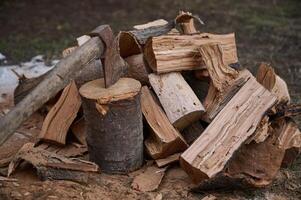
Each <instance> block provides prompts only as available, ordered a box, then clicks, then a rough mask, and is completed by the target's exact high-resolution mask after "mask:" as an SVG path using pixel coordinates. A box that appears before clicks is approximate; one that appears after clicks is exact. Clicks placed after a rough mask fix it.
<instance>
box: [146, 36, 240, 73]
mask: <svg viewBox="0 0 301 200" xmlns="http://www.w3.org/2000/svg"><path fill="white" fill-rule="evenodd" d="M216 43H218V44H220V46H221V49H222V51H223V60H224V62H225V64H231V63H236V62H237V61H238V59H237V53H236V43H235V36H234V34H233V33H232V34H227V35H214V34H209V33H202V34H196V35H162V36H158V37H152V38H150V39H149V40H148V41H147V43H146V45H145V48H144V55H145V58H146V60H147V62H148V64H149V66H150V67H151V68H152V69H153V71H155V72H156V73H166V72H172V71H182V70H196V69H202V68H205V65H204V63H203V60H202V58H201V55H200V53H199V48H200V47H201V46H202V45H205V44H216Z"/></svg>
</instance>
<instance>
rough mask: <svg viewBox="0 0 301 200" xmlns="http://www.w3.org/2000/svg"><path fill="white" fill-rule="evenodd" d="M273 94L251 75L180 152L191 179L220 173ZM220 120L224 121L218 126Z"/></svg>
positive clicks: (181, 161) (272, 99)
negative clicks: (193, 140)
mask: <svg viewBox="0 0 301 200" xmlns="http://www.w3.org/2000/svg"><path fill="white" fill-rule="evenodd" d="M275 102H276V97H275V96H274V95H272V94H271V93H270V92H269V91H267V90H266V89H265V88H264V87H262V86H261V85H260V84H259V83H258V82H257V81H256V79H255V78H254V77H253V78H250V79H249V80H248V81H247V82H246V83H245V85H244V86H243V87H242V88H241V89H240V90H239V91H238V92H237V93H236V95H235V96H234V97H233V98H232V99H231V100H230V101H229V103H228V104H227V105H226V106H225V107H224V109H223V110H222V111H221V112H220V113H219V114H218V115H217V116H216V117H215V118H214V120H213V121H212V122H211V123H210V124H209V126H208V127H207V128H206V130H205V131H204V132H203V133H202V135H201V136H200V137H199V138H198V139H197V140H196V141H195V142H194V143H193V144H192V145H191V146H190V147H189V148H188V149H187V150H186V151H185V152H184V153H183V154H182V155H181V157H180V164H181V166H182V168H183V169H184V170H185V171H186V172H187V173H188V175H189V176H190V177H191V178H192V180H193V181H194V182H200V181H202V180H204V179H208V178H212V177H214V176H215V175H216V174H218V173H220V172H221V171H222V170H223V169H224V167H225V165H226V164H227V162H228V161H229V159H230V158H231V157H232V155H233V154H234V153H235V152H236V151H237V150H238V149H239V147H240V146H241V145H242V144H243V143H244V142H245V141H246V140H247V139H248V138H249V137H250V136H251V135H252V134H253V133H254V131H255V130H256V127H257V125H258V123H259V122H260V120H261V119H262V117H263V116H264V114H265V112H266V111H267V110H268V109H269V108H271V107H272V106H273V105H274V104H275ZM221 124H223V125H222V126H221Z"/></svg>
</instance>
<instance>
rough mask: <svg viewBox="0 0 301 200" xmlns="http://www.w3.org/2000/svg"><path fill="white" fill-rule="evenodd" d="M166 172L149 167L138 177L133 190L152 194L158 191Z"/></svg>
mask: <svg viewBox="0 0 301 200" xmlns="http://www.w3.org/2000/svg"><path fill="white" fill-rule="evenodd" d="M165 170H166V168H164V169H160V168H158V167H155V166H149V167H148V168H147V169H146V170H145V171H144V172H143V173H142V174H139V175H138V176H136V177H135V178H134V180H133V183H132V185H131V186H132V188H133V189H135V190H138V191H141V192H151V191H154V190H156V189H158V187H159V185H160V183H161V181H162V179H163V177H164V175H165Z"/></svg>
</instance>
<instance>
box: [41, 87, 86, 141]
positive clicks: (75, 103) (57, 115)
mask: <svg viewBox="0 0 301 200" xmlns="http://www.w3.org/2000/svg"><path fill="white" fill-rule="evenodd" d="M80 106H81V99H80V96H79V93H78V90H77V87H76V85H75V82H71V83H70V84H69V85H68V86H67V87H66V88H65V89H64V90H63V92H62V95H61V97H60V99H59V100H58V102H57V103H56V104H55V105H54V106H53V107H52V109H51V110H50V111H49V113H48V114H47V116H46V118H45V120H44V123H43V126H42V130H41V133H40V134H39V136H38V137H39V139H41V140H43V141H49V142H53V143H58V144H65V143H66V136H67V133H68V130H69V127H70V125H71V124H72V122H73V120H74V119H75V117H76V115H77V112H78V110H79V108H80Z"/></svg>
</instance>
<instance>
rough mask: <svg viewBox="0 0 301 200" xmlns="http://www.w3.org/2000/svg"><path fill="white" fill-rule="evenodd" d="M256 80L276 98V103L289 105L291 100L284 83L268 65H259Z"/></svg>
mask: <svg viewBox="0 0 301 200" xmlns="http://www.w3.org/2000/svg"><path fill="white" fill-rule="evenodd" d="M256 79H257V81H258V82H259V83H261V84H262V85H263V86H264V87H265V88H266V89H268V90H269V91H270V92H272V93H273V94H275V95H276V96H277V98H278V103H282V104H285V103H290V100H291V98H290V95H289V92H288V87H287V85H286V83H285V81H284V80H282V79H281V78H280V77H279V76H278V75H277V74H276V73H275V71H274V69H273V68H272V67H271V66H270V65H268V64H266V63H262V64H260V66H259V68H258V71H257V75H256Z"/></svg>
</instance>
